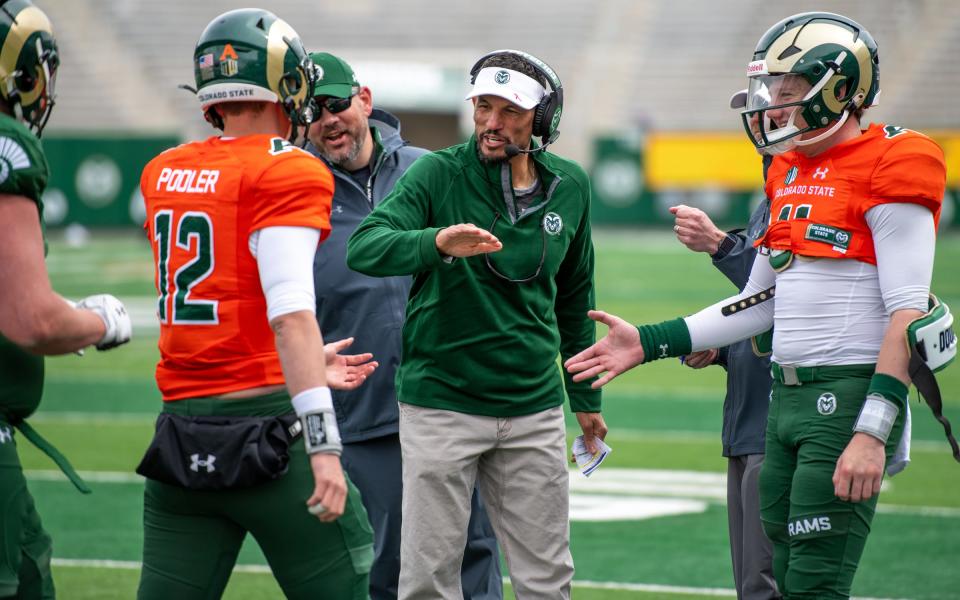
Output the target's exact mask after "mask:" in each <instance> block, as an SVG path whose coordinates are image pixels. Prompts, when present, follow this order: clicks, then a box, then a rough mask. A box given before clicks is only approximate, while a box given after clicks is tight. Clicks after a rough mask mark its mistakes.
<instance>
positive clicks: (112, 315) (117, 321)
mask: <svg viewBox="0 0 960 600" xmlns="http://www.w3.org/2000/svg"><path fill="white" fill-rule="evenodd" d="M77 308H85V309H87V310H89V311H92V312H95V313H96V314H97V316H98V317H100V318H101V319H102V320H103V324H104V325H106V326H107V333H105V334H104V336H103V337H102V338H100V341H99V342H97V343H96V347H97V350H109V349H110V348H115V347H117V346H119V345H120V344H126V343H127V342H129V341H130V336H131V334H132V330H133V324H132V323H131V322H130V315H129V314H128V313H127V309H126V307H124V305H123V302H120V300H118V299H117V298H116V297H115V296H111V295H110V294H97V295H95V296H87V297H86V298H84V299H83V300H81V301H80V302H78V303H77Z"/></svg>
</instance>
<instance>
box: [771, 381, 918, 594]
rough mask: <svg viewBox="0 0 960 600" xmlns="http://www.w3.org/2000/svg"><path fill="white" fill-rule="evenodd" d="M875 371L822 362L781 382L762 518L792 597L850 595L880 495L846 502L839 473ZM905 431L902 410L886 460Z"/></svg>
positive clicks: (776, 389) (774, 399) (783, 587)
mask: <svg viewBox="0 0 960 600" xmlns="http://www.w3.org/2000/svg"><path fill="white" fill-rule="evenodd" d="M873 372H874V366H873V365H851V366H839V367H817V368H815V369H813V370H807V372H806V373H805V374H804V375H805V376H804V377H801V384H800V385H792V386H788V385H785V384H784V383H783V382H782V381H774V385H773V392H772V394H771V398H770V413H769V417H768V420H767V442H766V459H765V460H764V463H763V469H762V471H761V473H760V517H761V519H762V521H763V526H764V530H765V531H766V533H767V537H769V538H770V541H771V542H773V566H774V575H775V577H776V579H777V585H778V586H779V588H780V591H781V592H782V593H783V594H784V596H783V597H784V598H785V599H787V600H800V599H814V598H815V599H817V600H831V599H834V598H849V597H850V587H851V585H852V583H853V576H854V574H855V573H856V570H857V565H858V564H859V562H860V557H861V555H862V554H863V549H864V546H865V544H866V541H867V535H868V534H869V533H870V523H871V521H872V520H873V515H874V512H875V510H876V506H877V497H876V496H874V497H873V498H871V499H870V500H866V501H862V502H845V501H843V500H840V499H839V498H837V497H836V495H835V494H834V486H833V473H834V470H835V469H836V466H837V459H838V458H839V457H840V454H842V453H843V450H844V449H845V448H846V446H847V444H848V443H849V442H850V439H851V438H852V437H853V426H854V423H855V422H856V420H857V416H858V415H859V413H860V408H861V406H862V405H863V402H864V399H865V397H866V392H867V387H868V385H869V384H870V377H871V376H872V375H873ZM902 433H903V417H902V416H901V417H900V418H898V419H897V423H896V425H895V426H894V428H893V431H892V432H891V434H890V438H889V440H888V441H887V446H886V455H887V460H889V459H890V457H891V456H892V455H893V452H894V450H895V449H896V447H897V443H898V442H899V440H900V436H901V434H902Z"/></svg>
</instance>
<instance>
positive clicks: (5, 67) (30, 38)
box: [0, 0, 60, 137]
mask: <svg viewBox="0 0 960 600" xmlns="http://www.w3.org/2000/svg"><path fill="white" fill-rule="evenodd" d="M0 41H2V48H3V50H2V52H0V99H2V101H3V102H4V103H5V104H6V106H7V109H8V111H9V112H10V113H11V114H12V115H13V117H14V118H16V119H17V120H19V121H21V122H23V123H24V124H25V125H26V126H27V127H28V128H29V129H30V130H31V131H33V132H34V133H35V134H36V135H37V137H40V134H41V133H42V132H43V128H44V126H46V124H47V121H48V120H49V119H50V115H51V112H52V110H53V106H54V104H55V99H54V97H55V94H54V90H55V87H56V77H57V69H58V68H59V66H60V57H59V54H58V52H57V42H56V40H55V39H54V37H53V29H52V27H51V26H50V21H49V19H47V16H46V15H45V14H44V13H43V11H41V10H40V9H39V8H37V7H36V6H33V5H32V4H31V3H30V2H28V1H27V0H11V1H8V2H6V3H4V4H3V6H2V9H0Z"/></svg>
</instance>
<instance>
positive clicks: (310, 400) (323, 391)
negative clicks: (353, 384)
mask: <svg viewBox="0 0 960 600" xmlns="http://www.w3.org/2000/svg"><path fill="white" fill-rule="evenodd" d="M292 402H293V410H295V411H297V416H298V417H302V416H303V415H305V414H307V413H316V412H331V413H332V412H333V396H332V395H331V394H330V388H328V387H327V386H321V387H315V388H310V389H309V390H303V391H302V392H300V393H299V394H297V395H296V396H294V397H293V400H292Z"/></svg>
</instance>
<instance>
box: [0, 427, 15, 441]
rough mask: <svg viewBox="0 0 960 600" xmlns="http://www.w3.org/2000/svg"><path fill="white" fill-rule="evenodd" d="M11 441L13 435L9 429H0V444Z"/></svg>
mask: <svg viewBox="0 0 960 600" xmlns="http://www.w3.org/2000/svg"><path fill="white" fill-rule="evenodd" d="M12 441H13V433H12V432H11V431H10V428H9V427H7V428H5V429H0V444H6V443H7V442H12Z"/></svg>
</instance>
